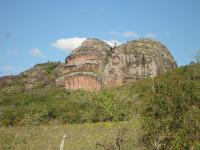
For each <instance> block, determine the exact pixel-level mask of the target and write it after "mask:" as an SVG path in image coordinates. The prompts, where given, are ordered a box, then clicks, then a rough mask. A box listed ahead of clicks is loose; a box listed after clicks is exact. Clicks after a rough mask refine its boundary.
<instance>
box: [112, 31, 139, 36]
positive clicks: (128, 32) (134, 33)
mask: <svg viewBox="0 0 200 150" xmlns="http://www.w3.org/2000/svg"><path fill="white" fill-rule="evenodd" d="M109 34H112V35H118V36H122V37H125V38H130V37H132V38H137V37H139V35H138V34H137V32H134V31H125V32H116V31H110V32H109Z"/></svg>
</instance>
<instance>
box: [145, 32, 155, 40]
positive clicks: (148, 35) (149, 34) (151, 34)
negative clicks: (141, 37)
mask: <svg viewBox="0 0 200 150" xmlns="http://www.w3.org/2000/svg"><path fill="white" fill-rule="evenodd" d="M145 37H146V38H151V39H156V35H155V33H148V34H147V35H146V36H145Z"/></svg>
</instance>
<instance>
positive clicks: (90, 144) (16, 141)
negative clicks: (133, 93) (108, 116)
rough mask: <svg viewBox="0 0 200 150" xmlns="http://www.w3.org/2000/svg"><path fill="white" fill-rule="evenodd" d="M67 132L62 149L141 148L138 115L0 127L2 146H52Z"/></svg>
mask: <svg viewBox="0 0 200 150" xmlns="http://www.w3.org/2000/svg"><path fill="white" fill-rule="evenodd" d="M64 135H66V139H65V144H64V149H65V150H95V149H97V150H98V149H99V150H103V149H108V150H113V149H117V148H118V146H117V143H118V142H120V143H119V144H120V146H121V149H123V150H126V149H127V150H130V149H136V150H137V149H142V147H141V145H140V144H139V140H140V138H141V136H142V131H141V125H140V121H139V120H138V118H135V119H133V120H131V121H123V122H106V123H86V124H66V125H56V124H55V123H53V124H52V125H42V126H21V127H10V128H9V127H1V128H0V149H1V150H9V149H10V150H22V149H25V150H55V149H59V146H60V144H61V140H62V137H63V136H64Z"/></svg>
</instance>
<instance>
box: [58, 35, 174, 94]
mask: <svg viewBox="0 0 200 150" xmlns="http://www.w3.org/2000/svg"><path fill="white" fill-rule="evenodd" d="M65 62H66V64H65V65H64V67H63V68H62V69H61V71H60V73H59V77H58V79H57V80H56V83H57V85H58V86H63V87H65V88H66V89H85V90H90V91H92V90H99V89H101V88H104V87H112V86H118V85H123V84H127V83H130V82H135V81H137V80H140V79H144V78H147V77H155V76H157V75H159V74H161V73H162V72H165V71H167V70H173V69H175V68H176V66H177V65H176V63H175V61H174V59H173V57H172V55H171V54H170V52H169V51H168V49H167V48H166V47H165V46H164V45H163V44H161V43H160V42H158V41H154V40H151V39H140V40H135V41H130V42H127V43H124V44H122V45H120V46H117V47H114V48H112V47H110V46H109V45H108V44H106V43H105V42H103V41H100V40H98V39H93V38H92V39H91V38H90V39H87V40H86V41H84V42H83V43H82V45H81V46H80V47H79V48H77V49H75V50H73V51H72V53H71V54H70V55H69V56H68V57H67V58H66V60H65Z"/></svg>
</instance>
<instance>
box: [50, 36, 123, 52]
mask: <svg viewBox="0 0 200 150" xmlns="http://www.w3.org/2000/svg"><path fill="white" fill-rule="evenodd" d="M86 39H87V38H85V37H73V38H64V39H58V40H57V41H56V42H54V43H53V44H51V45H52V46H54V47H56V48H57V49H60V50H65V51H68V50H73V49H75V48H77V47H79V46H81V44H82V42H83V41H85V40H86ZM103 41H104V42H106V43H107V44H108V45H110V46H112V47H113V46H115V45H120V44H122V43H123V42H120V41H118V40H103Z"/></svg>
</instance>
